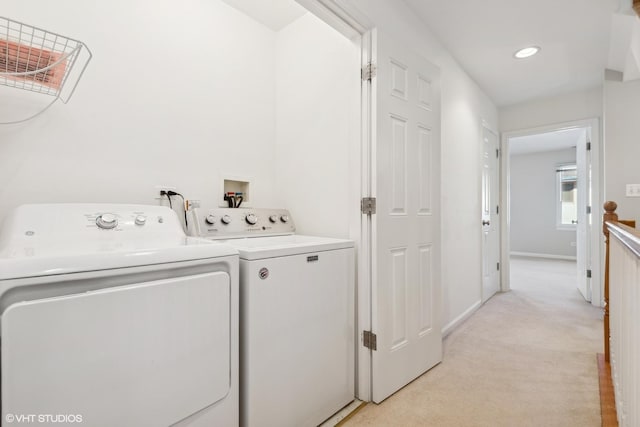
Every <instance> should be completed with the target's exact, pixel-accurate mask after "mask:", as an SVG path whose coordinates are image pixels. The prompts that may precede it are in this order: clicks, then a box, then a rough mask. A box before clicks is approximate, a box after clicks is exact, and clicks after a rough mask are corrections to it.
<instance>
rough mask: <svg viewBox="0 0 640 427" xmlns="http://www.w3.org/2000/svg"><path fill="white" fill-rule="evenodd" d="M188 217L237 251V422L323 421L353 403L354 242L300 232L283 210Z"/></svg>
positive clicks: (254, 426)
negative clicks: (238, 306)
mask: <svg viewBox="0 0 640 427" xmlns="http://www.w3.org/2000/svg"><path fill="white" fill-rule="evenodd" d="M194 213H195V216H194V217H193V218H192V221H191V222H192V224H193V226H194V227H193V229H192V232H193V233H194V234H197V235H200V236H203V237H207V238H210V239H222V240H221V241H223V242H224V243H225V244H227V245H230V246H233V247H234V248H236V249H238V251H239V253H240V425H241V426H244V427H261V426H264V427H273V426H278V427H288V426H291V427H304V426H317V425H319V424H321V423H322V422H323V421H325V420H326V419H328V418H330V417H331V416H332V415H333V414H334V413H336V412H337V411H339V410H340V409H341V408H343V407H344V406H346V405H348V404H349V403H350V402H351V401H353V399H354V383H355V371H354V364H355V356H354V350H355V348H354V345H355V344H354V340H355V330H354V324H355V321H354V316H355V314H354V300H355V298H354V271H355V264H354V263H355V259H354V249H353V246H354V245H353V242H352V241H350V240H340V239H330V238H323V237H315V236H302V235H297V234H295V226H294V223H293V219H292V218H291V215H290V214H289V212H288V211H286V210H282V209H228V208H220V209H212V210H196V211H194Z"/></svg>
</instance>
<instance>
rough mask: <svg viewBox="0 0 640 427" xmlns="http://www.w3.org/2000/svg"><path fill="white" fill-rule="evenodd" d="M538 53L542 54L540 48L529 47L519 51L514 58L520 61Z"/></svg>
mask: <svg viewBox="0 0 640 427" xmlns="http://www.w3.org/2000/svg"><path fill="white" fill-rule="evenodd" d="M538 52H540V48H539V47H538V46H529V47H525V48H522V49H520V50H518V51H517V52H516V53H514V54H513V56H514V57H515V58H518V59H524V58H528V57H530V56H533V55H535V54H536V53H538Z"/></svg>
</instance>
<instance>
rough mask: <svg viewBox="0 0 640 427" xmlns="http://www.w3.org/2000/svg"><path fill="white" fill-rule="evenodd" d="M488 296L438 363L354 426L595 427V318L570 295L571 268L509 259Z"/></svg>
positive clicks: (596, 312)
mask: <svg viewBox="0 0 640 427" xmlns="http://www.w3.org/2000/svg"><path fill="white" fill-rule="evenodd" d="M511 268H512V290H511V291H510V292H507V293H503V294H497V295H496V296H494V297H493V298H492V299H490V300H489V301H488V302H487V303H486V304H485V305H484V306H482V308H480V309H479V310H478V311H477V312H476V313H475V314H474V315H473V316H472V317H471V318H469V319H468V320H467V321H466V322H465V323H463V324H462V325H461V326H460V327H459V328H457V329H456V330H455V331H453V332H452V333H451V334H450V335H449V336H448V337H447V338H446V339H445V341H444V359H443V362H442V363H441V364H440V365H438V366H436V367H435V368H433V369H432V370H430V371H429V372H427V373H426V374H424V375H422V376H421V377H419V378H418V379H416V380H415V381H413V382H412V383H411V384H409V385H407V386H406V387H404V388H403V389H402V390H400V391H398V392H397V393H395V394H394V395H393V396H391V397H389V398H388V399H387V400H385V401H384V402H382V403H381V404H380V405H375V404H368V405H367V406H365V407H364V408H363V409H362V410H360V411H359V412H358V413H356V414H355V415H354V416H353V417H352V418H351V419H349V420H348V421H347V422H345V424H344V425H345V426H347V427H356V426H461V427H462V426H464V427H466V426H487V427H499V426H505V427H507V426H508V427H520V426H522V427H528V426H532V427H533V426H535V427H552V426H558V427H571V426H576V427H589V426H594V427H595V426H600V422H601V420H600V401H599V394H598V369H597V362H596V353H597V352H602V341H601V331H602V320H601V318H602V315H601V310H600V309H598V308H594V307H592V306H591V305H590V304H589V303H587V302H585V301H584V299H583V298H582V297H581V296H580V294H579V293H578V291H577V289H576V287H575V263H572V262H568V261H555V260H539V259H525V258H514V259H512V264H511Z"/></svg>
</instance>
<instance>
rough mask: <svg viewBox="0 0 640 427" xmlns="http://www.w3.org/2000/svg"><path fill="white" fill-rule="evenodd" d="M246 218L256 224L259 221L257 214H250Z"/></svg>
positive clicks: (248, 222)
mask: <svg viewBox="0 0 640 427" xmlns="http://www.w3.org/2000/svg"><path fill="white" fill-rule="evenodd" d="M245 220H246V221H247V224H251V225H255V224H256V222H258V217H257V216H256V215H255V214H249V215H247V217H246V218H245Z"/></svg>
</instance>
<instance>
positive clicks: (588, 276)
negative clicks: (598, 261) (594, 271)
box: [587, 270, 591, 279]
mask: <svg viewBox="0 0 640 427" xmlns="http://www.w3.org/2000/svg"><path fill="white" fill-rule="evenodd" d="M590 278H591V270H587V279H590Z"/></svg>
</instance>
